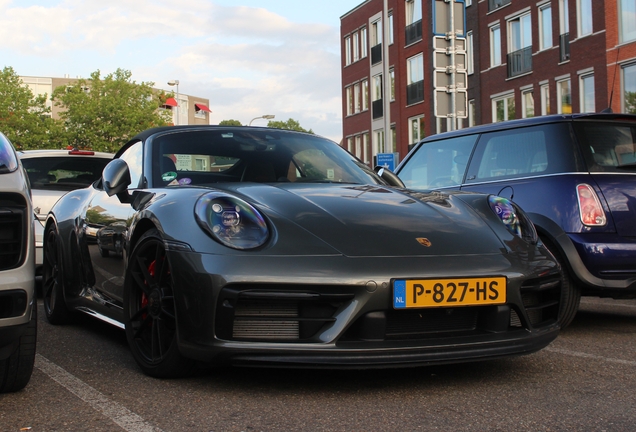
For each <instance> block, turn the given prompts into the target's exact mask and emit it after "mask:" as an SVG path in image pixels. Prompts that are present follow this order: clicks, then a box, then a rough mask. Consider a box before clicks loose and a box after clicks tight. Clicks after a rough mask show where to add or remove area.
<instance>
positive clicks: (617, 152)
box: [574, 122, 636, 172]
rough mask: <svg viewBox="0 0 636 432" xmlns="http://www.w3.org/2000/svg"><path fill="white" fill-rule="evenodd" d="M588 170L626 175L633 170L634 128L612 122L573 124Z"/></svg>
mask: <svg viewBox="0 0 636 432" xmlns="http://www.w3.org/2000/svg"><path fill="white" fill-rule="evenodd" d="M574 130H575V132H576V136H577V138H578V140H579V143H580V144H581V150H582V152H583V155H584V157H585V161H586V163H587V166H588V169H589V170H590V171H592V172H599V171H600V172H625V170H624V168H621V167H626V166H630V165H632V166H635V167H636V139H635V137H636V126H634V125H631V124H619V123H611V122H575V123H574Z"/></svg>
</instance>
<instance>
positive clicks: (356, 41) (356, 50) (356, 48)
mask: <svg viewBox="0 0 636 432" xmlns="http://www.w3.org/2000/svg"><path fill="white" fill-rule="evenodd" d="M358 60H360V35H359V34H358V32H355V33H354V34H353V61H354V62H357V61H358Z"/></svg>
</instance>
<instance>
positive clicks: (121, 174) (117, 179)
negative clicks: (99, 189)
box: [102, 159, 131, 202]
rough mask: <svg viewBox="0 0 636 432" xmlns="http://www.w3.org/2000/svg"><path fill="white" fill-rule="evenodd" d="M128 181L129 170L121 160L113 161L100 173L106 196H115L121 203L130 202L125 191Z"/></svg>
mask: <svg viewBox="0 0 636 432" xmlns="http://www.w3.org/2000/svg"><path fill="white" fill-rule="evenodd" d="M130 181H131V180H130V169H129V168H128V164H127V163H126V162H125V161H124V160H122V159H113V160H112V161H110V162H109V163H108V165H106V167H105V168H104V171H103V172H102V184H103V186H104V191H105V192H106V193H107V194H108V196H113V195H117V196H118V197H119V199H120V201H121V202H128V201H130V196H129V195H128V190H127V188H128V186H129V185H130Z"/></svg>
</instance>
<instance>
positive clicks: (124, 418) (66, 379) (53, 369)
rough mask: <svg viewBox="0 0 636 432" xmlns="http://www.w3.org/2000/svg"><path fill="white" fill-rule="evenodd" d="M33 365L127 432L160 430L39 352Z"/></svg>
mask: <svg viewBox="0 0 636 432" xmlns="http://www.w3.org/2000/svg"><path fill="white" fill-rule="evenodd" d="M35 367H36V368H38V369H39V370H41V371H42V372H44V373H45V374H47V375H48V376H49V377H51V378H52V379H53V380H54V381H56V382H57V383H59V384H60V385H61V386H63V387H65V388H66V389H67V390H68V391H70V392H71V393H73V394H74V395H75V396H77V397H78V398H80V399H81V400H83V401H84V402H86V403H87V404H89V405H90V406H91V407H92V408H93V409H94V410H96V411H100V412H101V413H102V414H104V415H105V416H106V417H107V418H109V419H110V420H112V421H113V422H114V423H116V424H117V425H119V426H120V427H121V428H122V429H124V430H125V431H128V432H161V429H159V428H156V427H154V426H152V425H150V424H149V423H146V421H145V420H144V419H143V418H141V417H140V416H138V415H137V414H135V413H134V412H132V411H130V410H129V409H127V408H126V407H124V406H122V405H120V404H118V403H117V402H113V401H111V400H110V399H108V398H107V397H106V396H104V395H103V394H102V393H100V392H99V391H97V390H95V389H94V388H93V387H91V386H89V385H88V384H86V383H85V382H83V381H82V380H80V379H79V378H77V377H76V376H74V375H71V374H70V373H68V372H67V371H65V370H64V369H62V368H61V367H59V366H58V365H56V364H55V363H53V362H51V361H50V360H47V359H46V358H45V357H43V356H41V355H40V354H36V355H35Z"/></svg>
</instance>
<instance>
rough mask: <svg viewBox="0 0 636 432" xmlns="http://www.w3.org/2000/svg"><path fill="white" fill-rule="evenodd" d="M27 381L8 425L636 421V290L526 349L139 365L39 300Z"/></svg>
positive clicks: (118, 342)
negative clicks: (167, 367) (448, 360)
mask: <svg viewBox="0 0 636 432" xmlns="http://www.w3.org/2000/svg"><path fill="white" fill-rule="evenodd" d="M40 317H41V318H40V322H39V329H38V331H39V335H38V355H37V358H36V367H35V370H34V373H33V376H32V378H31V382H30V383H29V385H28V386H27V387H26V389H25V390H23V391H21V392H18V393H14V394H6V395H2V396H0V430H2V431H20V430H30V431H80V430H82V431H84V430H91V431H122V430H125V431H160V430H161V431H272V430H276V431H279V430H307V431H314V430H321V431H323V430H324V431H327V430H334V431H354V430H355V431H362V430H381V431H385V430H386V431H396V430H401V431H402V430H403V431H407V430H444V431H447V430H453V431H459V430H471V431H474V430H479V431H508V430H527V431H562V430H563V431H565V430H584V431H628V430H634V425H635V424H636V408H634V407H635V406H636V393H635V392H634V388H636V374H635V373H634V372H635V371H636V338H635V337H634V336H635V334H636V301H635V300H622V301H616V300H606V299H597V298H584V299H583V300H582V303H581V310H580V312H579V314H578V315H577V317H576V319H575V321H574V322H573V324H572V325H571V326H570V327H568V328H567V329H566V330H565V331H563V332H562V334H561V336H560V337H559V338H558V339H557V340H556V341H555V342H553V343H552V344H551V345H550V346H549V347H548V348H546V349H544V350H542V351H540V352H538V353H535V354H531V355H528V356H523V357H516V358H508V359H501V360H493V361H488V362H481V363H465V364H459V365H445V366H435V367H423V368H411V369H393V370H381V371H378V370H366V371H365V370H363V371H327V370H311V371H307V370H291V371H290V370H284V369H239V368H223V369H209V370H202V371H200V372H199V373H198V374H196V375H195V376H194V377H191V378H188V379H182V380H163V381H162V380H157V379H153V378H149V377H146V376H144V375H143V374H142V373H141V372H140V371H139V369H138V368H137V366H136V364H135V362H134V360H133V358H132V355H131V354H130V352H129V350H128V347H127V345H126V338H125V335H124V333H123V331H121V330H119V329H116V328H114V327H111V326H108V325H105V324H102V323H100V322H97V321H93V320H91V319H89V318H86V319H82V320H81V322H79V323H78V324H77V325H69V326H63V327H54V326H51V325H49V324H48V323H47V322H46V321H45V320H44V313H43V311H42V306H41V304H40Z"/></svg>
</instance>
